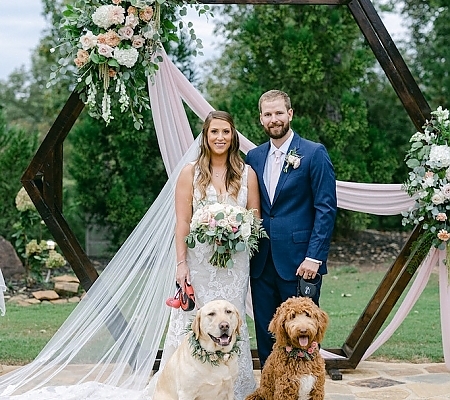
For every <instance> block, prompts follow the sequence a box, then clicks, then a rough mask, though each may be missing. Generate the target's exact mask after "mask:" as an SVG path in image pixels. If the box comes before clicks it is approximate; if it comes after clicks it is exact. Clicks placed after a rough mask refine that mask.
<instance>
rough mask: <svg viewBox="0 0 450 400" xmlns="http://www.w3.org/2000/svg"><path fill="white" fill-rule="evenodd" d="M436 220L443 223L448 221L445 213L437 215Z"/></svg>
mask: <svg viewBox="0 0 450 400" xmlns="http://www.w3.org/2000/svg"><path fill="white" fill-rule="evenodd" d="M436 220H437V221H441V222H444V221H447V215H446V214H445V213H439V214H438V215H436Z"/></svg>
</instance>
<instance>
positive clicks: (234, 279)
mask: <svg viewBox="0 0 450 400" xmlns="http://www.w3.org/2000/svg"><path fill="white" fill-rule="evenodd" d="M247 176H248V166H247V165H246V166H245V170H244V174H243V177H242V181H241V189H240V191H239V193H238V196H237V200H236V199H234V198H232V197H231V196H229V195H225V196H218V195H217V193H216V190H215V188H214V186H213V185H210V186H209V187H208V188H207V190H206V199H203V200H200V192H199V190H198V189H197V188H196V187H195V185H194V199H193V212H195V211H196V210H197V209H198V208H199V207H201V206H203V205H204V204H205V202H206V203H208V204H212V203H216V202H221V203H227V204H230V205H238V206H241V207H246V205H247V192H248V188H247ZM196 178H197V173H196V174H195V176H194V182H195V180H196ZM212 254H213V252H212V248H211V246H210V245H208V244H206V243H205V244H200V243H197V244H196V245H195V247H194V248H193V249H188V254H187V264H188V266H189V271H190V276H191V284H192V286H193V288H194V290H195V298H196V302H197V306H198V307H201V306H202V305H204V304H205V303H207V302H208V301H211V300H215V299H225V300H228V301H229V302H231V303H233V304H234V305H235V306H236V307H237V309H238V310H239V313H240V314H241V317H242V320H243V325H242V327H241V339H242V340H241V341H240V346H241V353H240V356H239V360H238V361H239V376H238V379H237V382H236V384H235V392H234V395H235V400H241V399H242V400H243V399H244V398H245V397H246V396H247V395H249V394H250V393H252V392H253V391H254V390H255V387H256V386H255V385H256V384H255V379H254V375H253V363H252V357H251V353H250V342H249V334H248V327H247V323H246V320H245V316H246V309H245V301H246V298H247V292H248V284H249V276H250V271H249V268H250V266H249V254H248V252H238V253H236V254H235V255H233V261H234V266H233V268H217V267H214V266H212V265H211V264H210V263H209V259H210V258H211V256H212ZM195 312H196V310H193V311H192V312H185V311H182V310H181V309H173V310H172V312H171V316H170V323H169V328H168V332H167V336H166V340H165V343H164V351H163V357H162V365H163V364H164V363H165V362H166V361H167V359H168V358H169V357H170V356H171V355H172V354H173V352H174V351H175V349H176V348H177V347H178V346H179V345H180V343H181V341H182V340H183V338H184V336H185V333H186V325H187V324H188V323H189V322H191V321H192V320H193V317H194V315H195Z"/></svg>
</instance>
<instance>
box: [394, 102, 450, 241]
mask: <svg viewBox="0 0 450 400" xmlns="http://www.w3.org/2000/svg"><path fill="white" fill-rule="evenodd" d="M431 115H432V117H431V119H430V120H429V121H428V120H427V121H426V123H425V125H424V126H423V132H416V133H415V134H414V135H413V136H412V137H411V139H410V143H411V147H410V149H409V151H408V152H407V154H406V157H405V161H406V165H407V166H408V167H409V168H410V169H411V171H410V172H409V176H408V180H407V181H406V182H405V183H404V185H403V188H404V190H406V192H407V193H408V194H409V195H410V196H412V198H413V199H414V200H415V201H414V205H413V206H412V207H411V209H410V210H408V211H405V212H403V220H402V224H403V225H404V226H405V225H407V224H413V225H419V224H421V225H422V229H423V230H424V232H423V234H422V235H421V238H420V240H419V243H422V245H423V246H425V247H427V246H428V249H429V247H430V246H431V245H433V246H435V247H437V248H440V249H445V247H446V244H447V242H448V240H449V239H450V229H449V226H448V216H449V215H450V121H449V111H448V110H446V109H442V107H438V108H437V110H436V111H433V112H432V113H431Z"/></svg>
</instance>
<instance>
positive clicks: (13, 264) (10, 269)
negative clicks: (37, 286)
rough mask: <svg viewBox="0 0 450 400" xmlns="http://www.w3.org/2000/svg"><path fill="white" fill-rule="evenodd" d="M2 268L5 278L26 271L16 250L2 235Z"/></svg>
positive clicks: (0, 265)
mask: <svg viewBox="0 0 450 400" xmlns="http://www.w3.org/2000/svg"><path fill="white" fill-rule="evenodd" d="M0 269H1V270H2V274H3V277H4V278H5V280H8V279H10V278H12V277H13V276H17V275H21V274H24V273H25V268H24V267H23V265H22V262H21V261H20V259H19V257H18V256H17V253H16V250H14V247H13V246H12V244H11V243H10V242H8V241H7V240H6V239H5V238H3V237H2V236H0Z"/></svg>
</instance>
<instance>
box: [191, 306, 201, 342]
mask: <svg viewBox="0 0 450 400" xmlns="http://www.w3.org/2000/svg"><path fill="white" fill-rule="evenodd" d="M200 314H201V311H200V310H198V311H197V314H196V315H195V318H194V320H193V321H192V332H194V335H195V338H196V339H198V338H199V336H200V319H201V317H200Z"/></svg>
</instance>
